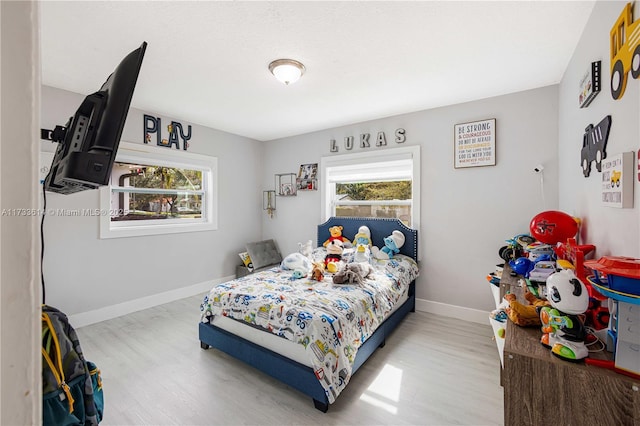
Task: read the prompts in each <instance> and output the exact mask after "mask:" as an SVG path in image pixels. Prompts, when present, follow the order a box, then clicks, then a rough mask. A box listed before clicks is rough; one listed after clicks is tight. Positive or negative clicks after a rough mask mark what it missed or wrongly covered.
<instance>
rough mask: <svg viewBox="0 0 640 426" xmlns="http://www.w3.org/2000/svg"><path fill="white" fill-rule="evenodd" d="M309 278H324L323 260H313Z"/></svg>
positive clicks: (319, 279) (320, 279)
mask: <svg viewBox="0 0 640 426" xmlns="http://www.w3.org/2000/svg"><path fill="white" fill-rule="evenodd" d="M311 279H312V280H316V281H322V280H324V263H323V262H313V268H311Z"/></svg>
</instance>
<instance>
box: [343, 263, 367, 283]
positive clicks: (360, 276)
mask: <svg viewBox="0 0 640 426" xmlns="http://www.w3.org/2000/svg"><path fill="white" fill-rule="evenodd" d="M371 273H373V267H372V266H371V265H369V264H368V263H348V264H346V265H344V267H343V268H342V269H340V271H338V272H337V273H336V274H335V275H334V276H333V282H334V284H344V283H356V284H363V283H364V279H365V278H367V277H368V276H369V275H370V274H371Z"/></svg>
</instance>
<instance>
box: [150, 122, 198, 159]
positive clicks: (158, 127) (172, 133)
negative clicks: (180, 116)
mask: <svg viewBox="0 0 640 426" xmlns="http://www.w3.org/2000/svg"><path fill="white" fill-rule="evenodd" d="M143 122H144V123H143V125H144V143H149V142H151V135H152V134H154V133H155V134H156V145H158V146H164V147H166V148H171V147H172V146H173V145H175V146H176V149H180V141H182V149H183V150H185V151H186V150H187V148H189V139H191V125H190V124H189V125H188V126H187V133H186V134H185V133H184V129H183V127H182V124H181V123H178V122H177V121H171V123H170V124H169V125H168V126H167V134H168V136H167V138H163V137H162V120H161V119H160V117H153V116H151V115H147V114H145V115H144V119H143Z"/></svg>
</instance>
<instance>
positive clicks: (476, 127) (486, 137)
mask: <svg viewBox="0 0 640 426" xmlns="http://www.w3.org/2000/svg"><path fill="white" fill-rule="evenodd" d="M453 157H454V158H453V166H454V168H456V169H459V168H464V167H480V166H495V165H496V119H495V118H491V119H488V120H482V121H473V122H470V123H461V124H456V125H455V126H453Z"/></svg>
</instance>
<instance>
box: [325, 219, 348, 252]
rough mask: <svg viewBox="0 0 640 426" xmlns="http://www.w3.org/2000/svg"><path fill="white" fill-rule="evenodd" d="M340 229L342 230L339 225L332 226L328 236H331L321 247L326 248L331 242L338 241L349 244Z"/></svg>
mask: <svg viewBox="0 0 640 426" xmlns="http://www.w3.org/2000/svg"><path fill="white" fill-rule="evenodd" d="M342 229H344V228H343V227H342V226H340V225H336V226H332V227H331V228H329V234H331V236H330V237H329V238H328V239H327V241H325V242H324V243H323V244H322V245H323V246H325V247H326V246H327V245H328V244H329V243H330V242H331V241H333V240H340V241H341V242H342V243H351V241H349V239H348V238H345V237H344V236H343V235H342ZM343 248H344V245H343Z"/></svg>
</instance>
